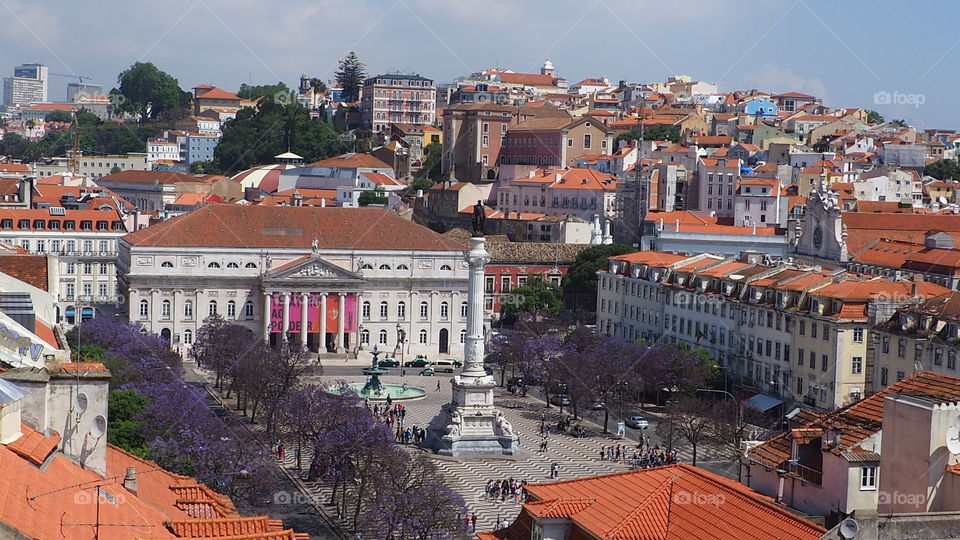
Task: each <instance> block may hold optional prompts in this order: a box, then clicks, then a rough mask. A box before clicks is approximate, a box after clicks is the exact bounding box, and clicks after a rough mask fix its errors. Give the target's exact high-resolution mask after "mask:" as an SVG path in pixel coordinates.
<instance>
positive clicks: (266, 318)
mask: <svg viewBox="0 0 960 540" xmlns="http://www.w3.org/2000/svg"><path fill="white" fill-rule="evenodd" d="M272 297H273V295H272V294H270V293H268V292H267V291H263V340H264V341H267V342H269V341H270V316H271V315H272V313H271V308H272V307H273V306H272V305H271V299H272Z"/></svg>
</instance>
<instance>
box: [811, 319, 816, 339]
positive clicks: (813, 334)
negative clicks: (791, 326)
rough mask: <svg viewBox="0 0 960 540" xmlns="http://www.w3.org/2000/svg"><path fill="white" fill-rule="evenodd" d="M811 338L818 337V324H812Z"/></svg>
mask: <svg viewBox="0 0 960 540" xmlns="http://www.w3.org/2000/svg"><path fill="white" fill-rule="evenodd" d="M810 337H812V338H816V337H817V323H815V322H814V323H810Z"/></svg>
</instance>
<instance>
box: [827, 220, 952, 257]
mask: <svg viewBox="0 0 960 540" xmlns="http://www.w3.org/2000/svg"><path fill="white" fill-rule="evenodd" d="M841 220H842V222H843V224H844V225H846V226H847V250H848V251H849V252H850V253H856V252H858V251H861V250H862V249H863V248H865V247H866V246H868V245H869V244H870V243H871V242H873V241H874V240H875V239H877V238H889V239H891V240H900V241H904V242H912V243H915V244H922V243H923V242H924V238H925V237H926V233H927V232H929V231H942V232H945V233H947V234H949V235H950V236H953V237H955V238H960V236H958V235H960V215H953V214H947V215H939V214H930V215H924V214H870V213H865V212H844V213H843V215H842V216H841Z"/></svg>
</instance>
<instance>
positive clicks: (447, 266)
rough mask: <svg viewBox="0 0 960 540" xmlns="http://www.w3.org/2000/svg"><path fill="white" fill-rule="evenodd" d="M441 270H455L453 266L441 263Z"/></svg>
mask: <svg viewBox="0 0 960 540" xmlns="http://www.w3.org/2000/svg"><path fill="white" fill-rule="evenodd" d="M440 270H441V271H443V272H451V271H453V268H450V265H449V264H441V265H440Z"/></svg>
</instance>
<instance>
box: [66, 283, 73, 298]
mask: <svg viewBox="0 0 960 540" xmlns="http://www.w3.org/2000/svg"><path fill="white" fill-rule="evenodd" d="M73 292H74V291H73V283H67V298H73Z"/></svg>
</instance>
